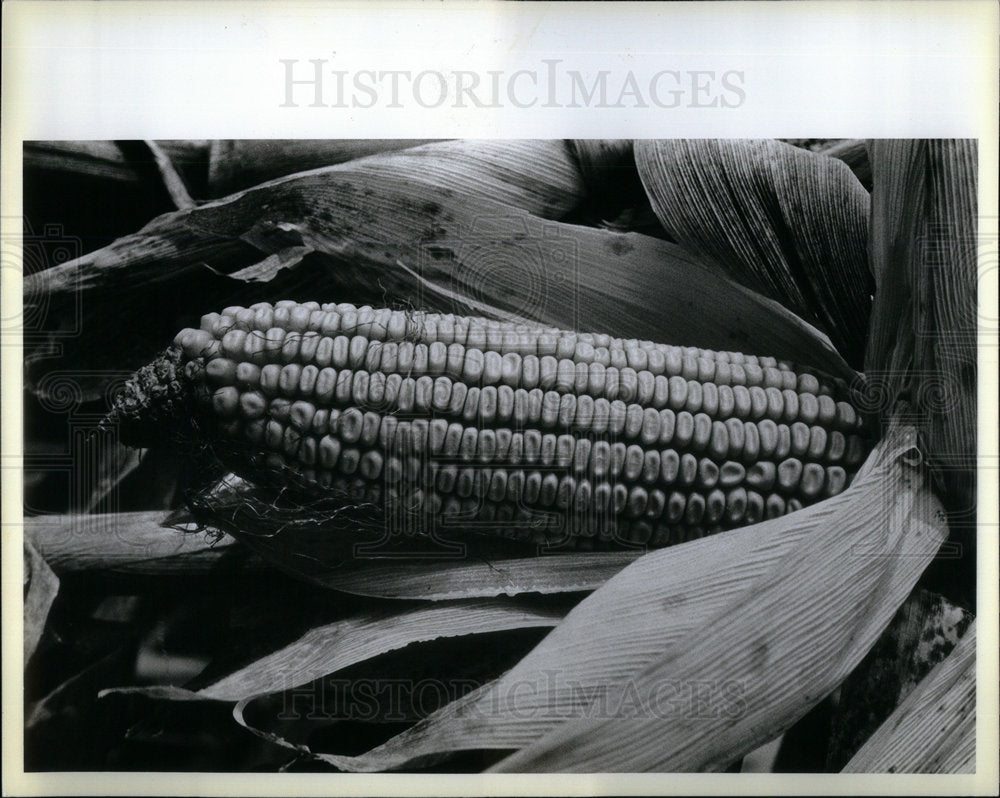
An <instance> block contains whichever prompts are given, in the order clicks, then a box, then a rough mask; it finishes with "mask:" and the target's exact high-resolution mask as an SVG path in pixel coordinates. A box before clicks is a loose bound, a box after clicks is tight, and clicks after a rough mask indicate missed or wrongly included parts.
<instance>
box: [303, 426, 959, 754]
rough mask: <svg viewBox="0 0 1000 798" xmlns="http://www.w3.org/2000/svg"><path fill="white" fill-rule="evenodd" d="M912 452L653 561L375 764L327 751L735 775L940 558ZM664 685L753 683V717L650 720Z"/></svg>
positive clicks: (849, 665)
mask: <svg viewBox="0 0 1000 798" xmlns="http://www.w3.org/2000/svg"><path fill="white" fill-rule="evenodd" d="M911 454H912V439H910V442H907V438H906V436H905V435H904V436H902V437H896V436H894V439H893V440H892V441H889V442H886V443H885V444H883V445H882V446H881V447H880V448H879V449H878V450H877V451H876V452H875V453H873V455H872V457H871V458H870V459H869V461H868V463H867V464H866V466H865V468H864V469H863V470H862V472H861V473H860V474H859V476H858V478H857V479H856V481H855V483H854V484H853V485H852V487H851V488H849V489H848V491H846V492H845V493H843V494H841V495H840V496H838V497H835V498H833V499H830V500H827V501H825V502H822V503H820V504H817V505H813V506H812V507H810V508H807V509H805V510H803V511H800V512H798V513H794V514H792V515H790V516H786V517H784V518H781V519H776V520H774V521H770V522H766V523H764V524H759V525H756V526H754V527H748V528H746V529H742V530H736V531H733V532H729V533H723V534H720V535H716V536H713V537H710V538H706V539H703V540H700V541H695V542H692V543H688V544H683V545H681V546H677V547H673V548H670V549H666V550H663V551H660V552H655V553H652V554H649V555H647V556H645V557H643V558H641V559H639V560H638V561H637V562H635V563H633V564H632V565H631V566H629V567H628V568H626V569H625V570H623V571H622V572H621V573H620V574H618V575H617V576H615V577H614V578H612V579H611V580H609V581H608V582H607V583H606V584H605V585H604V586H603V587H602V588H600V589H598V590H597V591H595V592H594V593H593V594H592V595H591V596H589V597H588V598H586V599H584V601H583V602H581V603H580V604H579V605H578V606H577V607H575V608H574V609H573V611H572V612H571V613H570V614H569V615H568V616H567V617H566V619H565V620H564V621H563V622H562V623H561V624H560V625H559V626H558V627H557V628H556V629H555V630H554V631H553V632H552V633H550V634H549V635H548V636H547V637H546V639H545V640H544V641H543V642H542V643H541V644H539V646H538V647H537V648H536V649H535V650H534V651H532V652H531V653H530V654H529V655H528V656H527V657H525V658H524V659H523V660H522V661H521V662H520V663H519V664H518V665H517V666H516V667H515V668H514V669H513V670H511V671H510V672H508V673H507V674H505V675H504V676H503V677H501V679H499V680H498V681H496V682H494V683H492V684H490V685H487V686H485V687H483V688H481V689H480V690H478V691H476V692H474V693H472V694H470V695H469V696H466V697H465V698H463V699H460V700H459V701H458V702H455V703H453V704H450V705H448V706H447V707H445V708H444V709H442V710H440V711H439V712H438V713H435V714H434V715H432V716H431V717H429V718H428V719H427V720H426V721H424V722H422V723H420V724H418V725H417V726H415V727H413V728H412V729H410V730H409V731H407V732H404V733H403V734H401V735H399V736H398V737H396V738H393V739H392V740H390V741H389V742H388V743H386V744H385V745H383V746H381V747H379V748H377V749H374V750H372V751H370V752H368V753H367V754H365V755H362V756H360V757H344V756H339V755H337V754H332V753H319V752H313V753H315V755H316V756H317V757H319V758H320V759H322V760H323V761H326V762H329V763H330V764H332V765H334V766H335V767H337V768H340V769H345V770H365V771H367V770H382V769H387V768H390V769H391V768H399V767H404V766H406V765H407V764H413V763H414V762H418V761H420V760H421V759H423V758H425V757H428V756H432V755H437V754H440V753H442V752H447V751H454V750H464V749H470V748H471V749H482V748H499V749H521V750H520V752H519V753H518V754H516V755H514V756H512V757H511V758H510V759H509V760H506V761H505V762H503V763H502V764H501V766H500V769H502V770H560V771H562V770H587V771H590V772H594V771H602V770H623V771H630V770H632V771H644V770H660V771H663V770H700V769H719V768H723V767H725V766H726V765H728V764H729V762H731V761H732V760H734V759H738V758H739V757H740V756H741V755H742V754H744V753H747V752H749V751H750V750H753V749H754V748H756V747H757V746H759V745H761V744H763V743H766V742H767V741H769V740H770V739H772V738H773V737H775V736H777V735H778V734H780V732H781V731H782V730H783V729H784V728H787V726H789V725H790V724H791V723H792V722H794V720H796V719H797V718H799V717H801V716H802V715H803V714H805V712H806V711H808V709H809V708H810V707H811V706H812V705H814V704H815V703H817V702H818V701H819V700H820V699H822V698H823V697H824V696H825V695H826V694H827V693H829V692H830V691H831V690H832V689H833V688H834V687H836V685H837V684H838V683H839V682H840V681H841V680H842V679H843V678H844V677H845V676H847V674H848V673H850V671H851V669H853V667H854V666H855V665H856V664H857V662H858V661H860V659H861V657H862V656H863V655H864V654H865V653H866V651H867V650H868V648H869V647H870V646H871V645H872V643H874V641H875V639H876V638H877V636H878V634H879V633H880V632H881V630H882V628H883V627H884V626H885V624H886V623H887V622H888V621H889V619H890V618H891V616H892V614H893V612H894V611H895V608H896V607H897V606H898V605H899V603H901V602H902V601H903V599H904V598H905V597H906V595H907V593H908V592H909V590H910V589H911V588H912V585H913V583H914V582H915V581H916V579H917V577H918V576H919V574H920V572H921V571H922V570H923V567H924V566H925V565H926V563H927V562H928V561H929V560H930V559H931V558H932V557H933V556H934V552H935V551H936V549H937V546H938V545H939V544H940V542H941V540H942V539H943V537H944V534H945V533H944V529H943V523H942V518H941V513H940V508H939V506H938V505H937V504H936V502H935V500H934V499H933V497H932V496H931V494H930V493H929V491H928V490H927V488H926V486H925V485H923V483H922V480H920V478H919V473H918V472H915V471H914V469H913V468H912V467H911V466H909V465H907V463H906V459H907V458H908V457H909V456H910V455H911ZM873 522H874V523H873ZM790 604H792V605H794V606H796V608H797V609H796V612H795V613H794V614H792V615H790V614H789V613H788V612H787V611H786V610H787V607H788V606H789V605H790ZM664 682H666V683H669V684H674V685H682V686H683V685H694V684H695V683H714V684H717V685H721V684H724V683H728V684H734V685H740V686H741V687H740V690H739V692H738V693H737V694H735V695H733V696H730V698H732V699H733V701H735V702H737V703H738V706H739V707H742V710H741V712H740V713H737V716H736V717H734V716H733V715H732V714H731V712H730V711H729V710H732V706H729V707H727V712H722V711H717V712H714V713H708V714H705V713H703V715H702V716H701V717H691V716H690V715H689V714H684V713H677V712H670V713H667V714H666V715H651V714H649V713H643V712H639V713H638V714H637V715H636V714H635V710H636V706H637V705H636V703H635V702H636V701H640V702H641V701H642V700H645V703H644V704H641V703H640V704H639V706H647V707H648V706H651V704H650V703H649V697H650V691H653V690H655V689H656V686H657V685H658V684H663V683H664ZM623 690H625V691H626V692H624V693H623V692H622V691H623ZM628 691H630V692H628ZM714 700H715V701H716V702H718V701H719V700H724V697H721V698H720V696H716V697H715V699H714ZM713 708H714V709H716V710H719V708H720V707H719V704H718V703H715V704H713Z"/></svg>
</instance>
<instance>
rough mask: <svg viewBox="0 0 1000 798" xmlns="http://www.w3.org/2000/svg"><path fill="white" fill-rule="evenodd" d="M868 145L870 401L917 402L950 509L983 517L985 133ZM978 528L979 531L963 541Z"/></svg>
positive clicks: (887, 412)
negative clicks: (980, 348)
mask: <svg viewBox="0 0 1000 798" xmlns="http://www.w3.org/2000/svg"><path fill="white" fill-rule="evenodd" d="M869 149H870V151H871V159H872V166H873V168H874V171H875V185H874V188H873V191H872V245H871V258H872V270H873V272H874V274H875V279H876V281H877V285H878V288H877V290H876V292H875V306H874V309H873V311H872V323H871V331H870V340H869V345H868V351H867V354H866V356H865V371H866V373H867V374H868V375H869V385H870V390H871V393H872V402H871V404H872V407H871V409H872V410H873V411H876V410H877V411H878V412H879V413H880V414H881V416H882V418H883V420H885V421H888V420H889V419H891V418H892V416H893V415H894V414H895V413H896V412H897V409H898V405H899V403H900V402H901V401H906V402H907V403H909V405H910V410H909V416H910V417H911V418H912V421H911V423H913V424H915V425H916V426H917V429H918V433H919V435H920V438H921V442H922V445H923V447H924V451H925V453H926V454H927V456H928V458H929V460H930V462H931V464H932V466H934V467H935V469H936V475H937V476H938V478H939V479H940V480H941V484H942V485H943V487H944V488H945V499H946V504H947V506H948V509H949V510H951V511H952V512H953V513H955V514H957V515H958V516H959V517H960V518H961V517H964V520H965V521H966V523H969V522H970V521H971V523H972V524H974V521H975V509H976V477H977V475H976V451H977V449H976V392H977V379H976V376H977V357H978V352H977V348H976V341H977V334H978V322H979V319H978V310H977V309H978V305H977V301H978V299H977V284H978V277H977V262H978V239H977V222H978V219H977V213H978V210H977V207H978V205H977V203H978V193H977V191H978V189H977V169H976V142H975V141H971V140H917V141H912V140H906V141H892V140H876V141H873V142H871V143H870V144H869ZM974 537H975V536H974V530H972V534H968V535H965V536H964V537H963V543H964V544H965V545H967V546H971V545H973V544H974V542H975V541H974Z"/></svg>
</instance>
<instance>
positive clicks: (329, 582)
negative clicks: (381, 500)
mask: <svg viewBox="0 0 1000 798" xmlns="http://www.w3.org/2000/svg"><path fill="white" fill-rule="evenodd" d="M640 555H641V552H638V551H621V552H599V553H578V554H560V555H555V556H542V557H522V558H510V559H497V560H482V561H475V560H450V561H449V560H442V561H437V562H434V561H422V560H417V559H414V560H407V561H405V562H393V561H391V560H390V561H374V562H367V563H366V562H363V561H355V562H352V563H349V564H346V565H345V566H343V567H341V568H339V569H336V570H333V571H329V572H327V573H323V574H318V575H316V576H315V577H314V581H315V582H317V583H319V584H322V585H324V586H325V587H330V588H334V589H335V590H340V591H342V592H344V593H353V594H356V595H359V596H373V597H379V598H392V599H426V600H432V601H442V600H446V599H460V598H477V597H486V596H501V595H507V596H514V595H518V594H520V593H542V594H548V593H576V592H585V591H590V590H595V589H597V588H598V587H600V586H601V585H603V584H604V583H605V582H607V581H608V579H610V578H611V577H612V576H614V575H615V574H616V573H618V572H619V571H620V570H621V569H622V568H624V567H625V566H626V565H628V564H629V563H631V562H633V561H634V560H636V559H637V558H638V557H639V556H640Z"/></svg>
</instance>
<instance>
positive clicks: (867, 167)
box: [819, 139, 872, 191]
mask: <svg viewBox="0 0 1000 798" xmlns="http://www.w3.org/2000/svg"><path fill="white" fill-rule="evenodd" d="M819 152H821V153H823V155H826V156H828V157H830V158H836V159H837V160H838V161H843V162H844V163H846V164H847V165H848V167H850V169H851V171H852V172H854V176H855V177H856V178H857V179H858V182H859V183H861V185H863V186H864V187H865V188H866V189H867V190H868V191H871V190H872V164H871V161H870V160H869V159H868V142H866V141H865V140H864V139H840V140H838V141H834V142H832V143H830V144H829V145H827V146H825V147H821V148H820V149H819Z"/></svg>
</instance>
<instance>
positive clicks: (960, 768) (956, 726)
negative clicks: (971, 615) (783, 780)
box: [844, 624, 976, 773]
mask: <svg viewBox="0 0 1000 798" xmlns="http://www.w3.org/2000/svg"><path fill="white" fill-rule="evenodd" d="M975 771H976V627H975V624H973V625H972V626H971V627H970V628H969V629H968V630H967V631H966V633H965V634H964V635H963V636H962V639H961V640H959V641H958V645H957V646H956V647H955V649H954V650H953V651H952V652H951V654H950V655H949V656H948V658H947V659H946V660H944V662H942V663H940V664H939V665H937V666H936V667H935V668H934V670H932V671H931V672H930V673H929V674H928V675H927V676H926V678H924V680H923V681H922V682H920V684H919V685H917V688H916V689H915V690H914V691H913V692H912V693H910V695H909V696H908V697H907V699H906V700H905V701H904V702H903V703H902V704H900V705H899V707H898V708H897V709H896V711H895V712H893V713H892V715H890V716H889V718H888V720H886V722H885V723H883V724H882V725H881V726H880V727H879V729H878V731H876V732H875V734H873V735H872V736H871V737H870V738H869V739H868V742H866V743H865V744H864V746H863V747H862V748H861V750H860V751H858V753H857V754H855V756H854V758H853V759H851V761H850V762H848V763H847V766H846V767H845V768H844V772H845V773H975Z"/></svg>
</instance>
